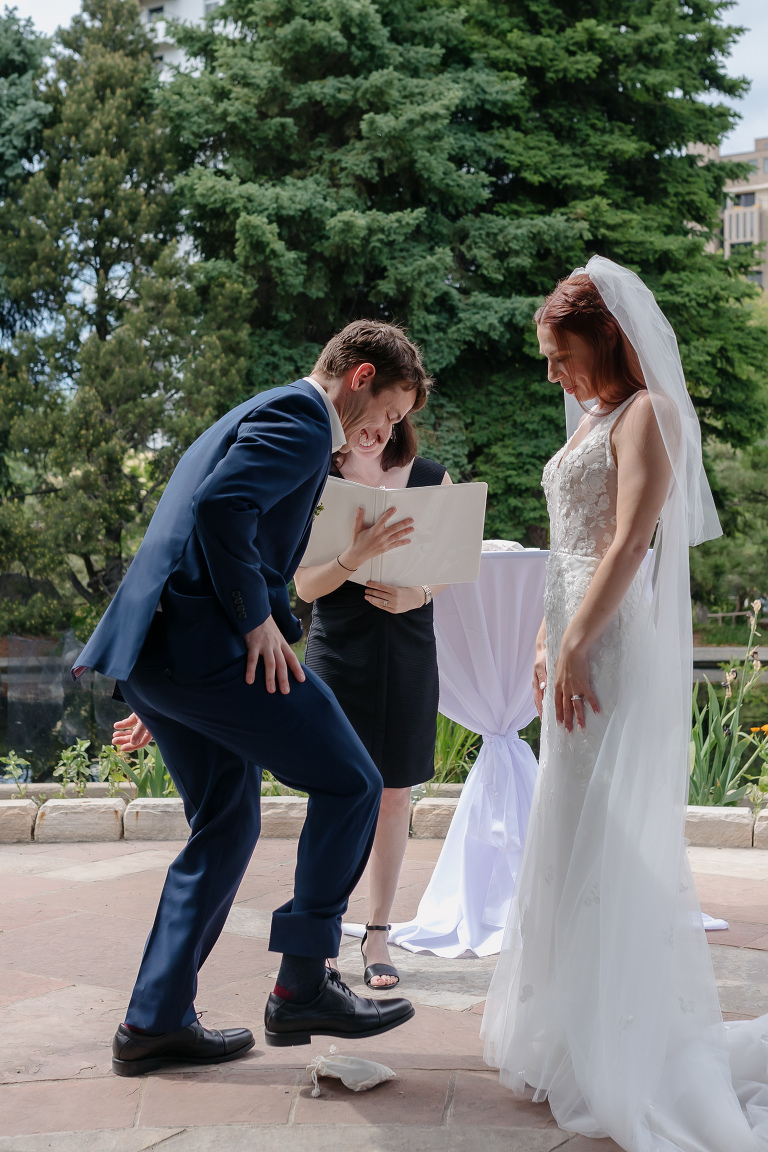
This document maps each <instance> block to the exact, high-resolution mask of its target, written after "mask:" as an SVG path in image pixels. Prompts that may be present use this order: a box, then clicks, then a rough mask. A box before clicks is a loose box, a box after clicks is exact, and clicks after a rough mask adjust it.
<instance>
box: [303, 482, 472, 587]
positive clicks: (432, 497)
mask: <svg viewBox="0 0 768 1152" xmlns="http://www.w3.org/2000/svg"><path fill="white" fill-rule="evenodd" d="M487 491H488V489H487V485H485V484H478V483H472V484H445V485H431V486H428V487H423V488H393V489H384V488H369V487H366V486H365V485H364V484H355V483H354V482H353V481H351V480H342V479H339V478H338V477H335V476H330V477H329V478H328V482H327V484H326V486H325V489H324V491H323V495H322V498H321V501H320V508H321V511H320V512H319V513H318V514H317V515H316V517H315V521H314V524H313V527H312V533H311V536H310V540H309V544H308V546H307V550H306V552H305V554H304V557H303V558H302V561H301V564H302V566H303V567H310V566H312V565H314V564H325V563H327V562H328V561H330V560H333V559H335V558H336V557H337V556H338V555H339V553H340V552H343V551H344V549H345V548H346V547H347V546H348V545H349V543H350V541H351V540H352V534H353V530H354V525H355V515H356V512H357V509H358V508H360V507H362V508H364V509H365V522H366V524H368V525H370V524H373V523H374V521H375V520H376V519H378V517H379V516H381V515H382V514H383V513H384V512H385V511H386V510H387V509H388V508H396V509H397V511H396V513H395V515H394V516H393V517H392V522H393V523H395V522H397V521H398V520H403V519H405V518H406V517H408V516H411V517H413V519H414V522H415V523H414V531H413V533H412V535H411V542H410V543H409V544H407V545H405V546H404V547H402V548H394V549H392V551H391V552H385V553H383V554H382V555H381V556H376V557H374V559H373V560H371V561H369V562H368V563H366V564H364V565H363V566H362V567H361V568H359V569H358V570H357V572H355V573H354V574H353V575H350V576H349V579H350V580H351V581H353V582H354V583H356V584H365V583H367V581H368V580H375V581H376V582H377V583H382V584H392V585H395V586H396V587H401V588H402V587H409V586H416V585H419V584H457V583H466V582H470V581H473V580H476V579H477V577H478V575H479V572H480V553H481V549H482V542H483V525H484V522H485V501H486V495H487Z"/></svg>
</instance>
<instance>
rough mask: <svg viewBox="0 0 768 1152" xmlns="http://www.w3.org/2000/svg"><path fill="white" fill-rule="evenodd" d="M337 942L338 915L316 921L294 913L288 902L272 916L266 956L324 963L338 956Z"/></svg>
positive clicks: (338, 929) (339, 925)
mask: <svg viewBox="0 0 768 1152" xmlns="http://www.w3.org/2000/svg"><path fill="white" fill-rule="evenodd" d="M340 941H341V913H339V915H338V916H328V917H320V916H317V915H314V914H313V913H311V912H294V911H293V900H289V901H288V903H287V904H283V905H282V907H280V908H277V909H276V910H275V911H274V912H273V914H272V929H271V932H270V935H269V950H270V952H284V953H287V954H288V955H289V956H311V957H316V958H317V959H322V960H325V959H326V958H328V957H333V956H338V954H339V943H340Z"/></svg>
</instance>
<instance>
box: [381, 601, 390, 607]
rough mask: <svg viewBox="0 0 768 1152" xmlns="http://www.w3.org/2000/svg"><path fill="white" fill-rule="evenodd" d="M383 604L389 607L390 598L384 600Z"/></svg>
mask: <svg viewBox="0 0 768 1152" xmlns="http://www.w3.org/2000/svg"><path fill="white" fill-rule="evenodd" d="M382 604H383V605H384V607H385V608H388V607H389V600H382Z"/></svg>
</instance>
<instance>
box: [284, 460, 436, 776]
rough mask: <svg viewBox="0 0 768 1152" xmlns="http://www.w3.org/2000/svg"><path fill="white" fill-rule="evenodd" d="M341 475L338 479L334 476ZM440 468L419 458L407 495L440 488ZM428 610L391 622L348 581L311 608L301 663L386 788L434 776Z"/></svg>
mask: <svg viewBox="0 0 768 1152" xmlns="http://www.w3.org/2000/svg"><path fill="white" fill-rule="evenodd" d="M335 474H336V475H340V473H335ZM444 475H445V468H443V466H442V465H441V464H436V463H435V461H434V460H424V459H423V458H422V457H421V456H417V457H416V458H415V460H414V462H413V466H412V468H411V475H410V477H409V478H408V487H409V488H420V487H424V486H426V485H428V484H440V483H442V479H443V476H444ZM433 609H434V605H433V604H425V605H424V606H423V607H421V608H413V609H412V610H411V611H410V612H400V613H398V614H397V615H392V614H391V613H390V612H384V611H382V609H381V608H374V607H373V605H372V604H369V603H368V602H367V601H366V599H365V586H364V585H363V584H353V583H352V582H351V581H350V580H347V581H346V582H345V583H344V584H342V585H341V587H340V588H337V589H336V591H335V592H331V593H330V594H329V595H328V596H321V597H320V599H319V600H316V601H315V603H314V605H313V608H312V626H311V628H310V630H309V637H308V639H307V651H306V655H305V657H304V662H305V663H306V665H307V667H308V668H311V669H312V671H313V672H316V673H317V675H318V676H319V677H320V678H321V680H324V681H325V683H326V684H327V685H328V687H329V688H330V689H331V690H332V691H333V693H334V695H335V696H336V699H337V700H338V702H339V704H340V705H341V707H342V709H343V711H344V712H345V714H346V716H347V717H348V719H349V721H350V723H351V724H352V727H353V728H354V729H355V731H356V732H357V734H358V736H359V737H360V739H361V740H362V742H363V744H364V745H365V747H366V748H367V750H368V752H369V753H370V755H371V758H372V759H373V762H374V764H375V765H376V767H377V768H378V769H379V771H380V772H381V775H382V777H383V779H384V787H385V788H411V787H413V786H414V785H415V784H423V783H424V781H425V780H429V779H430V778H431V777H432V776H433V775H434V771H435V767H434V761H435V733H436V727H437V699H438V679H437V651H436V648H435V630H434V625H433Z"/></svg>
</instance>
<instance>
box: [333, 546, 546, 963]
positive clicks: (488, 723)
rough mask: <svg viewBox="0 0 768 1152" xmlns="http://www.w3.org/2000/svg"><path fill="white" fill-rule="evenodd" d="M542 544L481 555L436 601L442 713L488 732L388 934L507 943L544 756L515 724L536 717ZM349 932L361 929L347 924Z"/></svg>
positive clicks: (427, 940) (484, 950) (453, 943)
mask: <svg viewBox="0 0 768 1152" xmlns="http://www.w3.org/2000/svg"><path fill="white" fill-rule="evenodd" d="M547 555H548V553H547V552H545V551H531V552H485V553H483V557H482V561H481V565H480V578H479V580H478V581H477V582H476V583H474V584H455V585H453V586H452V587H451V588H447V589H446V590H445V591H444V592H441V593H440V595H439V596H437V597H436V598H435V636H436V638H437V660H438V666H439V670H440V711H441V712H442V713H443V715H444V716H448V717H449V718H450V719H451V720H456V721H458V723H459V724H463V725H464V727H465V728H469V729H471V730H472V731H473V732H478V733H479V734H480V735H481V736H482V737H483V746H482V748H481V750H480V753H479V755H478V757H477V760H476V762H475V764H474V766H473V768H472V771H471V772H470V774H469V776H468V778H467V782H466V784H465V785H464V789H463V791H462V794H461V799H460V800H459V803H458V805H457V807H456V813H455V815H454V817H453V821H452V823H451V827H450V830H449V832H448V835H447V837H446V840H445V844H444V846H443V850H442V852H441V854H440V859H439V860H438V862H437V864H436V866H435V870H434V872H433V874H432V879H431V880H430V882H429V886H428V887H427V890H426V892H425V893H424V895H423V897H422V899H421V903H420V904H419V908H418V911H417V913H416V917H415V919H414V920H412V921H410V922H409V923H407V924H395V925H393V927H392V932H391V934H390V942H391V943H393V944H399V945H400V946H401V947H402V948H407V949H408V950H409V951H411V952H432V953H434V954H435V955H438V956H446V957H456V956H463V955H467V956H472V955H474V956H490V955H492V954H494V953H496V952H498V951H499V949H500V947H501V938H502V934H503V931H504V926H505V924H506V922H507V914H508V911H509V904H510V901H511V899H512V895H513V893H514V890H515V881H516V877H517V870H518V867H519V863H520V857H521V854H522V846H523V843H524V841H525V833H526V828H527V826H528V813H529V811H530V807H531V799H532V797H533V787H534V784H535V781H536V770H537V765H536V758H535V757H534V755H533V752H532V751H531V749H530V747H529V745H528V744H526V743H525V741H523V740H521V739H520V738H519V736H518V734H517V733H518V731H519V729H521V728H524V727H525V726H526V725H527V724H529V723H530V721H531V720H532V719H533V718H534V716H535V715H536V710H535V708H534V704H533V691H532V688H531V676H532V673H533V660H534V650H535V642H536V634H537V632H538V630H539V625H540V624H541V620H542V617H543V614H544V581H545V574H546V560H547ZM344 931H345V932H346V933H347V934H349V935H354V936H357V935H362V927H361V926H359V925H357V924H345V926H344Z"/></svg>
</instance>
